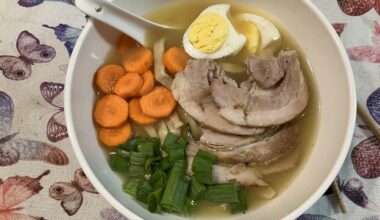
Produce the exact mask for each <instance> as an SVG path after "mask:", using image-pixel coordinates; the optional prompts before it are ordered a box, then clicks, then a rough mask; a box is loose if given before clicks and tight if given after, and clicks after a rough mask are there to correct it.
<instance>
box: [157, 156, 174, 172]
mask: <svg viewBox="0 0 380 220" xmlns="http://www.w3.org/2000/svg"><path fill="white" fill-rule="evenodd" d="M172 166H173V163H172V162H171V161H170V160H169V157H165V158H164V159H162V160H161V162H160V164H159V165H158V168H159V169H160V170H163V171H167V170H169V169H170V168H172Z"/></svg>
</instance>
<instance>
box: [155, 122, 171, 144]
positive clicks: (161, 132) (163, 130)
mask: <svg viewBox="0 0 380 220" xmlns="http://www.w3.org/2000/svg"><path fill="white" fill-rule="evenodd" d="M157 130H158V136H159V137H160V140H161V143H164V140H165V137H166V135H167V134H168V133H169V130H168V127H167V126H166V124H165V122H164V121H163V120H160V121H158V123H157Z"/></svg>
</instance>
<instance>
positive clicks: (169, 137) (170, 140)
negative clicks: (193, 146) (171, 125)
mask: <svg viewBox="0 0 380 220" xmlns="http://www.w3.org/2000/svg"><path fill="white" fill-rule="evenodd" d="M178 138H179V137H178V136H177V135H175V134H173V133H168V134H167V135H166V137H165V140H164V143H163V146H162V147H163V148H164V149H165V148H166V146H168V145H172V144H174V143H175V142H176V141H177V139H178Z"/></svg>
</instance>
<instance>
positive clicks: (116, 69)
mask: <svg viewBox="0 0 380 220" xmlns="http://www.w3.org/2000/svg"><path fill="white" fill-rule="evenodd" d="M124 74H125V70H124V69H123V68H122V67H121V66H118V65H114V64H109V65H106V66H103V67H101V68H100V69H99V70H98V71H97V72H96V76H95V84H96V86H97V87H98V89H99V90H100V91H101V92H103V93H111V92H112V89H113V86H114V85H115V83H116V81H117V80H118V79H119V78H120V77H122V76H123V75H124Z"/></svg>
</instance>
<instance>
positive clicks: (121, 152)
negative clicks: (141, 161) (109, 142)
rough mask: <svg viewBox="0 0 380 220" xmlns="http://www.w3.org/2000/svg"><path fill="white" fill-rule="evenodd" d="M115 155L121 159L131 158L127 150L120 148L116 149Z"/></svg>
mask: <svg viewBox="0 0 380 220" xmlns="http://www.w3.org/2000/svg"><path fill="white" fill-rule="evenodd" d="M115 153H116V154H117V155H119V156H121V157H124V158H129V157H130V156H131V153H130V152H128V151H127V150H124V149H122V148H118V149H117V150H116V151H115Z"/></svg>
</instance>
